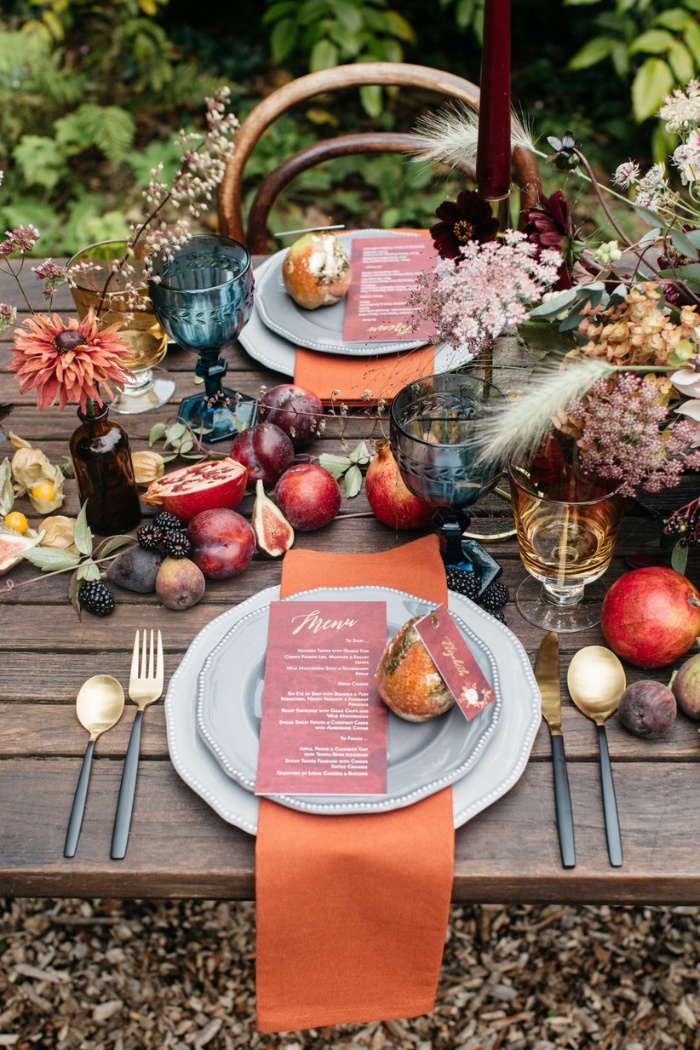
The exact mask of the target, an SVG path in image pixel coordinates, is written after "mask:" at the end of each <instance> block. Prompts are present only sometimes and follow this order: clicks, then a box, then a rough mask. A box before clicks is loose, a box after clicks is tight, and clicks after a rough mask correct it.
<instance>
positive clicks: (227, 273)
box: [149, 234, 257, 442]
mask: <svg viewBox="0 0 700 1050" xmlns="http://www.w3.org/2000/svg"><path fill="white" fill-rule="evenodd" d="M151 273H152V274H153V276H154V277H155V278H156V280H155V281H151V282H150V283H149V294H150V297H151V302H152V303H153V309H154V311H155V314H156V317H157V318H158V321H159V322H160V324H161V325H162V327H163V328H164V329H165V331H166V332H167V333H168V335H170V336H171V338H173V339H174V340H175V341H176V342H177V343H179V344H180V345H181V346H184V347H185V348H186V349H188V350H195V351H196V352H197V353H198V354H199V361H198V362H197V365H196V367H195V375H197V376H199V377H200V378H201V379H203V380H204V393H203V394H199V395H197V394H195V395H192V396H191V397H186V398H185V399H184V400H183V401H182V402H181V404H180V407H179V409H178V419H180V420H182V421H183V422H185V423H189V424H190V426H192V428H193V429H194V430H197V431H199V432H200V433H201V434H202V436H203V437H204V438H205V440H206V441H209V442H214V441H224V440H225V439H226V438H232V437H235V436H236V434H238V433H240V431H241V430H243V429H245V427H247V426H250V425H251V424H252V423H254V422H255V416H256V412H257V402H256V400H255V398H252V397H249V396H248V395H246V394H240V393H237V392H236V391H235V390H230V389H229V388H228V387H225V386H223V384H222V380H223V377H224V376H225V374H226V370H227V368H228V365H227V362H226V361H225V360H224V358H223V357H221V356H220V353H221V350H222V349H223V348H224V347H225V346H226V345H227V344H229V343H232V342H233V341H234V340H235V339H236V337H237V336H238V334H239V333H240V332H241V330H242V329H243V326H244V325H245V324H246V323H247V321H248V319H249V318H250V315H251V312H252V310H253V268H252V265H251V260H250V255H249V254H248V251H247V249H246V248H244V247H243V245H242V244H239V243H238V241H234V240H231V239H229V238H228V237H218V236H216V235H215V234H203V235H200V236H196V237H192V238H191V239H190V240H189V241H187V243H186V244H184V245H183V246H182V247H181V248H178V249H177V250H176V251H175V252H173V253H168V252H167V251H165V250H161V251H160V252H157V253H156V254H155V255H154V256H153V258H152V260H151Z"/></svg>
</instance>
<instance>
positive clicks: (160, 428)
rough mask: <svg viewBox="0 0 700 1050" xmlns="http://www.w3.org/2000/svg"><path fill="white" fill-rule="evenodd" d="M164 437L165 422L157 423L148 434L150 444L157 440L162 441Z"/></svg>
mask: <svg viewBox="0 0 700 1050" xmlns="http://www.w3.org/2000/svg"><path fill="white" fill-rule="evenodd" d="M162 437H165V423H155V424H154V425H153V426H152V427H151V430H150V433H149V435H148V444H149V445H153V444H155V442H156V441H160V439H161V438H162Z"/></svg>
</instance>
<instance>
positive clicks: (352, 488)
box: [345, 464, 362, 499]
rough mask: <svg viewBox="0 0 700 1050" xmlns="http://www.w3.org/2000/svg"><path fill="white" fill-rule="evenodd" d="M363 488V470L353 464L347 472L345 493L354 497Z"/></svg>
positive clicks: (350, 497) (349, 496)
mask: <svg viewBox="0 0 700 1050" xmlns="http://www.w3.org/2000/svg"><path fill="white" fill-rule="evenodd" d="M361 488H362V471H361V470H360V468H359V467H357V466H355V465H354V464H353V466H352V467H349V468H348V470H347V471H346V472H345V495H346V497H347V498H348V499H352V498H353V497H354V496H356V495H357V494H358V492H359V491H360V489H361Z"/></svg>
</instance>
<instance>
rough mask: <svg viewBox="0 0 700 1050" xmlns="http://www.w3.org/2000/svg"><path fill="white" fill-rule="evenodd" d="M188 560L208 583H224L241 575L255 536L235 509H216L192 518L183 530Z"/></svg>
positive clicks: (250, 556)
mask: <svg viewBox="0 0 700 1050" xmlns="http://www.w3.org/2000/svg"><path fill="white" fill-rule="evenodd" d="M187 535H188V536H189V538H190V540H191V541H192V561H193V562H194V563H195V565H198V566H199V568H200V569H201V570H202V572H203V573H204V575H205V576H206V577H207V578H208V579H210V580H228V579H230V578H231V576H237V575H238V574H239V572H243V570H244V569H245V568H246V566H247V565H248V563H249V562H250V559H251V558H252V557H253V554H254V553H255V535H254V533H253V530H252V528H251V526H250V525H249V523H248V522H247V521H246V519H245V518H244V517H243V516H242V515H241V514H238V512H237V511H235V510H227V509H226V508H224V507H216V508H213V509H212V510H203V511H202V512H201V514H197V515H195V517H194V518H193V519H192V521H191V522H190V523H189V526H188V528H187Z"/></svg>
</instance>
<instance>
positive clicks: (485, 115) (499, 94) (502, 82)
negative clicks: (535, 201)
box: [476, 0, 511, 200]
mask: <svg viewBox="0 0 700 1050" xmlns="http://www.w3.org/2000/svg"><path fill="white" fill-rule="evenodd" d="M510 173H511V145H510V0H486V6H485V8H484V46H483V51H482V56H481V88H480V102H479V139H478V145H477V153H476V187H477V189H478V191H479V193H480V194H481V195H482V197H486V199H487V200H502V199H503V198H504V197H507V196H508V194H509V193H510V177H511V175H510Z"/></svg>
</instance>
